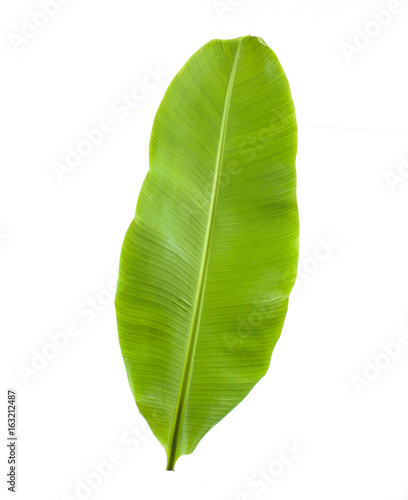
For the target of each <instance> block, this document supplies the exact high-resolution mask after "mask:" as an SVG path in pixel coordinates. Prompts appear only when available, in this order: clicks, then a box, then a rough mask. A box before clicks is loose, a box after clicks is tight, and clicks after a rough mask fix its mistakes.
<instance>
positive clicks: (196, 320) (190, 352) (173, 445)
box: [167, 39, 242, 470]
mask: <svg viewBox="0 0 408 500" xmlns="http://www.w3.org/2000/svg"><path fill="white" fill-rule="evenodd" d="M241 45H242V39H241V40H239V43H238V47H237V51H236V53H235V56H234V62H233V65H232V69H231V74H230V77H229V80H228V87H227V92H226V95H225V103H224V110H223V116H222V122H221V129H220V138H219V141H218V150H217V158H216V164H215V175H214V183H213V190H212V194H211V203H210V210H209V214H208V224H207V231H206V235H205V240H204V247H203V254H202V258H201V266H200V273H199V277H198V284H197V292H196V296H195V299H194V307H193V316H192V319H191V325H190V331H189V334H188V342H187V349H186V354H185V358H184V366H183V372H182V375H181V380H180V387H179V394H178V398H177V404H176V411H175V414H174V420H173V425H172V429H171V433H170V443H169V450H168V459H167V470H173V468H174V464H175V461H176V460H177V458H176V457H177V448H178V444H179V440H180V433H181V426H182V423H183V418H184V410H185V406H186V400H187V394H188V390H189V386H190V381H191V374H192V369H193V364H194V363H193V362H194V355H195V350H196V345H197V338H198V333H199V327H200V320H201V312H202V306H203V298H204V292H205V286H206V281H207V273H208V264H209V260H210V259H209V255H210V249H211V243H212V237H213V232H214V221H215V213H216V207H217V201H218V193H219V183H220V177H221V165H222V161H223V157H224V147H225V136H226V131H227V123H228V115H229V108H230V103H231V96H232V89H233V86H234V82H235V76H236V72H237V67H238V60H239V56H240V53H241Z"/></svg>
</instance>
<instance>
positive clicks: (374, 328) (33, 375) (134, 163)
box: [0, 0, 408, 500]
mask: <svg viewBox="0 0 408 500" xmlns="http://www.w3.org/2000/svg"><path fill="white" fill-rule="evenodd" d="M65 3H66V4H65V5H60V6H59V10H58V12H56V14H55V16H54V17H53V18H51V19H48V21H47V18H45V21H44V16H43V15H42V17H41V14H38V12H39V11H43V9H42V8H41V7H40V6H39V4H38V2H37V1H36V0H19V1H13V2H11V1H10V2H5V1H4V0H3V1H2V3H1V7H0V19H1V45H0V53H1V73H2V77H1V80H0V91H1V92H0V99H1V103H0V121H1V131H0V137H1V144H2V147H1V152H0V154H1V180H0V276H1V278H0V279H1V286H0V294H1V296H0V304H1V317H0V321H1V342H2V345H3V347H2V349H1V369H2V389H1V393H0V395H1V398H2V400H3V403H2V404H1V405H0V408H1V420H0V436H3V438H2V440H1V442H2V447H3V450H2V451H1V456H2V464H3V465H2V471H3V473H2V484H1V490H2V494H3V493H5V492H7V489H6V488H7V487H6V476H5V472H6V469H5V465H6V463H5V462H6V455H7V451H6V437H7V435H6V432H7V428H6V427H7V425H6V394H7V392H6V389H7V387H11V388H14V389H16V390H17V392H18V408H19V420H18V432H19V447H18V452H19V462H18V467H19V468H18V478H19V481H18V493H17V495H18V496H19V498H21V499H23V500H33V499H34V500H36V499H41V500H54V499H58V500H60V499H61V500H67V499H71V500H72V499H73V498H78V499H80V498H82V499H85V498H92V499H100V500H105V499H109V500H110V499H112V498H120V499H121V500H123V499H135V498H143V499H161V498H169V499H176V498H177V499H180V498H181V499H186V500H187V499H192V498H194V499H209V498H211V499H213V500H218V499H222V500H248V499H251V500H256V499H266V498H273V499H274V500H295V499H300V498H313V499H316V500H326V499H327V498H330V499H331V500H337V499H344V498H348V499H356V500H357V499H361V498H367V499H370V500H384V499H386V500H407V499H408V477H407V466H408V455H407V448H408V429H407V427H408V425H407V422H408V404H407V381H408V378H407V377H408V365H407V359H408V352H407V351H408V347H407V346H405V347H403V348H402V347H401V348H400V349H397V350H396V355H395V356H394V357H395V358H396V359H393V360H390V358H389V356H387V355H385V356H384V355H382V356H379V354H380V353H384V347H383V344H382V343H385V344H390V343H392V342H395V341H397V340H398V338H399V334H400V332H403V331H407V329H408V324H407V322H408V316H407V312H408V311H407V297H408V293H407V276H408V263H407V262H408V235H407V215H408V196H407V195H408V168H407V167H404V159H405V162H406V161H407V160H408V144H407V134H408V125H407V116H408V98H407V88H408V72H407V46H408V30H407V21H408V5H407V3H406V1H401V2H396V3H395V2H394V3H392V4H391V9H392V10H395V7H396V6H397V7H398V8H397V9H396V10H398V12H397V13H393V14H390V15H389V16H383V20H384V21H383V23H385V21H387V22H388V24H387V25H385V26H381V27H380V25H379V24H377V25H375V24H370V23H372V21H373V20H374V18H373V14H372V11H374V12H378V11H379V10H381V9H386V8H388V7H389V5H388V4H387V2H386V0H381V1H373V0H371V1H368V0H358V1H356V0H332V1H327V0H324V1H323V0H309V1H307V2H306V1H300V0H274V1H273V2H271V1H268V0H264V1H263V0H253V1H250V0H242V1H239V0H225V1H221V2H219V4H218V7H217V6H216V5H214V4H213V2H212V1H211V0H205V1H204V0H194V1H191V0H190V1H187V0H184V1H181V0H175V1H172V2H170V1H168V0H156V1H144V2H140V1H139V2H138V1H135V0H132V1H131V0H115V1H114V2H113V1H110V2H109V1H101V0H87V1H79V0H71V1H66V2H65ZM232 4H235V5H234V6H232ZM223 6H224V9H222V7H223ZM222 10H224V12H222ZM387 17H389V19H386V18H387ZM22 18H27V19H28V20H29V21H30V20H32V19H33V18H35V20H36V21H37V22H40V23H41V22H44V23H45V25H44V27H42V28H40V29H38V32H37V33H35V32H34V35H33V36H32V38H31V39H27V38H26V39H25V42H24V43H23V42H21V39H20V42H19V43H16V42H15V41H14V44H13V43H12V40H16V38H15V37H14V38H13V36H17V35H19V36H21V34H22V29H23V26H25V21H23V20H22ZM366 28H367V29H368V30H371V32H370V33H371V34H373V33H376V35H375V36H371V35H370V38H367V39H366V40H364V39H363V40H357V43H360V46H361V45H364V44H365V45H366V46H365V47H360V48H357V50H354V52H353V53H352V55H351V56H350V57H349V61H348V60H347V58H346V56H345V54H344V50H345V48H344V47H345V46H344V44H349V45H350V46H351V45H354V43H355V41H354V40H353V39H354V37H355V36H356V33H357V32H358V31H356V29H357V30H358V29H360V30H364V29H366ZM377 32H378V33H377ZM11 33H12V34H14V35H10V34H11ZM247 34H252V35H258V36H261V37H262V38H263V39H264V40H265V41H266V43H268V45H269V46H270V47H271V48H272V49H273V50H274V51H275V52H276V54H277V55H278V57H279V59H280V61H281V63H282V65H283V67H284V69H285V71H286V73H287V76H288V79H289V81H290V84H291V88H292V94H293V98H294V102H295V107H296V111H297V117H298V122H299V154H298V160H297V165H298V198H299V209H300V222H301V249H300V254H301V256H300V267H299V269H300V274H301V277H300V278H299V282H298V285H297V287H296V289H295V290H294V292H293V294H292V297H291V301H290V307H289V312H288V315H287V319H286V323H285V326H284V329H283V332H282V337H281V339H280V341H279V342H278V344H277V347H276V349H275V351H274V354H273V357H272V364H271V368H270V370H269V372H268V374H267V375H266V376H265V377H264V379H263V380H262V381H261V382H260V383H259V384H258V385H257V386H256V387H255V389H254V390H253V391H252V392H251V394H250V395H249V396H248V397H247V398H246V399H245V401H243V402H242V403H241V404H240V405H239V406H238V407H237V408H236V409H235V410H234V411H233V412H232V413H231V414H230V415H228V416H227V417H226V418H225V419H224V420H223V421H222V422H221V423H220V424H218V425H217V426H216V427H215V428H214V429H212V430H211V431H210V432H209V433H208V434H207V435H206V436H205V438H204V439H203V440H202V442H201V443H200V444H199V446H198V447H197V449H196V451H195V452H194V453H193V454H192V455H189V456H185V457H182V458H180V460H179V461H178V463H177V465H176V471H175V472H165V471H164V468H165V462H166V459H165V453H164V450H163V449H162V447H161V445H160V444H159V443H158V441H157V440H156V439H155V438H154V436H153V435H152V434H151V433H150V431H149V430H148V429H146V427H145V425H144V423H143V421H142V418H141V417H140V415H139V414H138V411H137V408H136V405H135V404H134V401H133V398H132V395H131V392H130V389H129V387H128V382H127V378H126V374H125V369H124V365H123V361H122V358H121V354H120V350H119V345H118V340H117V331H116V320H115V312H114V306H113V294H112V293H111V292H109V289H108V288H109V287H111V288H112V287H113V286H114V276H115V270H116V269H117V266H118V260H119V253H120V249H121V245H122V240H123V237H124V234H125V231H126V229H127V227H128V224H129V223H130V221H131V219H132V217H133V213H134V209H135V206H136V200H137V195H138V192H139V189H140V187H141V184H142V181H143V178H144V176H145V174H146V172H147V169H148V142H149V136H150V130H151V125H152V121H153V117H154V113H155V111H156V109H157V106H158V104H159V102H160V100H161V98H162V96H163V93H164V91H165V89H166V87H167V86H168V84H169V82H170V81H171V78H172V77H173V76H174V75H175V74H176V73H177V71H178V70H179V69H180V68H181V66H182V65H183V64H184V63H185V62H186V60H187V59H188V58H189V57H190V56H191V55H192V54H193V53H194V52H195V51H196V50H198V49H199V48H200V47H201V46H202V45H204V44H205V43H206V42H208V41H209V40H210V39H212V38H235V37H238V36H243V35H247ZM360 37H361V34H360ZM17 39H18V38H17ZM342 44H343V45H342ZM16 45H17V46H16ZM350 46H349V47H348V50H350ZM342 47H343V48H342ZM157 68H159V70H160V71H161V72H165V73H166V74H167V76H166V78H163V81H162V82H161V83H160V84H159V85H158V86H157V88H156V89H154V90H149V91H148V92H146V96H145V98H144V100H143V101H142V102H140V103H139V104H137V106H136V105H135V107H134V109H132V111H131V112H130V113H129V116H126V117H125V116H124V115H122V114H119V113H117V112H115V111H114V110H113V109H111V106H112V104H113V103H114V101H115V100H116V99H121V96H122V94H126V93H129V92H130V91H131V89H133V87H135V86H138V85H141V84H142V83H143V81H144V78H145V76H146V74H148V72H149V71H150V70H152V69H157ZM135 92H136V91H135ZM103 119H109V120H111V125H112V126H111V128H112V132H111V133H110V134H105V135H104V136H103V141H102V143H101V144H99V145H96V146H95V147H94V148H93V149H92V151H91V152H90V153H89V155H88V156H87V157H86V158H83V161H81V162H80V163H79V164H78V166H77V167H75V168H74V169H73V170H72V172H66V173H64V175H63V176H62V180H59V179H58V177H57V175H56V173H55V170H54V168H53V165H54V166H55V162H60V163H64V162H65V157H66V155H67V148H69V147H72V148H76V147H77V146H78V145H79V143H80V141H81V140H83V139H84V136H83V130H88V131H89V130H91V129H94V128H96V127H98V126H99V123H100V121H101V120H103ZM398 169H399V170H400V173H398ZM321 241H325V242H328V241H329V242H331V243H330V245H332V248H331V249H330V250H329V251H328V250H326V251H324V250H322V249H321V248H320V245H321ZM314 255H317V256H319V260H316V259H315V257H314ZM93 297H94V298H96V300H97V301H98V302H97V304H96V306H97V308H98V311H97V312H94V314H93V315H92V313H87V312H86V311H89V309H90V307H89V306H88V305H86V304H87V300H92V298H93ZM101 302H103V304H101ZM67 323H76V324H77V325H78V328H80V332H77V335H76V336H75V337H69V338H68V337H66V338H65V340H66V342H65V346H64V348H60V349H57V350H56V348H52V347H51V348H50V347H49V345H50V342H51V341H50V337H49V334H50V333H51V334H57V333H58V332H61V331H63V330H64V328H65V327H66V324H67ZM59 338H60V339H63V338H64V335H60V336H59ZM67 339H68V340H67ZM47 346H48V347H47ZM394 348H395V345H394ZM47 349H48V350H47ZM36 353H37V354H36ZM38 353H39V354H40V355H41V356H43V354H46V355H47V356H48V358H50V357H51V356H53V359H46V358H39V356H38ZM41 359H42V360H43V361H41ZM32 363H34V365H35V366H36V369H35V371H34V368H33V366H32ZM369 363H377V364H381V363H383V365H384V366H385V365H387V366H386V367H381V368H380V369H376V368H375V365H374V368H372V367H371V371H370V370H369V371H368V372H367V368H365V367H367V366H368V364H369ZM28 369H31V370H33V371H32V372H27V370H28ZM364 370H365V371H366V375H368V376H369V377H370V378H371V380H368V379H367V378H364V377H366V375H365V374H364ZM22 373H26V375H25V376H24V375H22ZM27 373H28V375H27ZM353 377H354V378H353ZM357 377H361V378H360V379H358V378H357ZM353 380H354V383H353ZM356 380H359V383H360V385H358V384H357V383H356ZM363 384H364V385H363ZM293 440H295V442H296V443H297V446H298V447H299V448H300V449H301V451H300V452H298V456H297V457H293V458H294V459H293V461H292V463H290V464H285V465H283V466H279V463H277V462H276V460H279V457H280V456H282V455H281V454H282V450H283V449H284V448H285V443H293ZM107 460H111V461H113V462H114V465H112V466H106V464H105V469H104V471H105V476H107V477H104V478H102V477H101V476H100V475H97V473H96V472H95V467H94V465H93V463H95V462H96V463H101V462H104V461H105V462H106V461H107ZM268 467H269V468H270V470H271V471H272V472H273V470H274V467H275V468H276V467H277V468H278V469H276V470H279V471H280V472H279V474H280V475H279V476H278V477H273V476H272V475H270V473H269V476H268V478H269V480H270V482H268V483H267V482H266V480H265V479H259V477H260V476H259V475H260V474H264V472H262V471H263V469H264V470H268ZM279 467H281V468H280V469H279ZM254 478H255V479H256V481H258V482H255V483H254ZM81 481H82V482H84V483H82V482H81ZM86 482H88V483H90V484H91V488H89V487H88V489H87V487H86V486H85V487H84V484H86ZM79 484H82V489H81V488H79V490H78V485H79ZM254 484H255V485H257V486H254ZM261 490H262V491H261ZM81 493H82V495H81ZM7 495H9V496H10V498H11V495H12V493H9V492H7ZM68 495H70V496H68Z"/></svg>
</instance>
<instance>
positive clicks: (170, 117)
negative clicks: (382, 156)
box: [115, 36, 299, 470]
mask: <svg viewBox="0 0 408 500" xmlns="http://www.w3.org/2000/svg"><path fill="white" fill-rule="evenodd" d="M296 150H297V125H296V117H295V111H294V106H293V102H292V97H291V93H290V88H289V84H288V81H287V78H286V76H285V74H284V72H283V69H282V67H281V65H280V63H279V61H278V59H277V57H276V55H275V54H274V52H272V50H271V49H270V48H269V47H268V46H267V45H266V44H265V42H264V41H263V40H262V39H261V38H258V37H252V36H245V37H242V38H237V39H233V40H212V41H210V42H209V43H207V44H206V45H205V46H204V47H202V48H201V49H200V50H199V51H198V52H196V53H195V54H194V55H193V56H192V57H191V58H190V59H189V60H188V62H187V63H186V64H185V66H184V67H183V68H182V69H181V70H180V72H179V73H178V74H177V75H176V77H175V78H174V79H173V81H172V82H171V84H170V86H169V88H168V89H167V91H166V94H165V96H164V98H163V100H162V102H161V104H160V106H159V109H158V111H157V114H156V117H155V120H154V124H153V129H152V134H151V139H150V168H149V171H148V174H147V176H146V178H145V180H144V183H143V187H142V189H141V191H140V194H139V199H138V202H137V207H136V214H135V217H134V219H133V221H132V222H131V224H130V227H129V229H128V231H127V233H126V237H125V240H124V243H123V247H122V252H121V258H120V268H119V280H118V287H117V292H116V301H115V304H116V314H117V323H118V331H119V342H120V347H121V351H122V354H123V359H124V362H125V366H126V371H127V375H128V379H129V383H130V387H131V390H132V392H133V395H134V398H135V400H136V403H137V406H138V408H139V411H140V413H141V414H142V415H143V417H144V418H145V419H146V421H147V423H148V424H149V426H150V428H151V429H152V431H153V433H154V434H155V436H156V437H157V439H158V440H159V441H160V443H161V444H162V445H163V446H164V448H165V450H166V453H167V469H168V470H173V468H174V464H175V462H176V460H177V459H178V458H179V457H180V456H181V455H185V454H188V453H191V452H192V451H193V450H194V449H195V447H196V446H197V444H198V442H199V441H200V439H201V438H202V437H203V436H204V435H205V434H206V433H207V432H208V431H209V430H210V429H211V428H212V427H213V426H214V425H215V424H216V423H217V422H219V421H220V420H221V419H222V418H223V417H225V415H227V414H228V413H229V412H230V411H231V410H232V409H233V408H234V407H235V406H236V405H237V404H238V403H239V402H240V401H242V399H243V398H245V396H246V395H247V394H248V392H249V391H250V390H251V389H252V388H253V386H254V385H255V384H256V383H257V382H258V381H259V379H260V378H261V377H262V376H263V375H264V374H265V373H266V371H267V369H268V367H269V363H270V358H271V354H272V350H273V348H274V346H275V344H276V342H277V340H278V338H279V336H280V333H281V329H282V326H283V322H284V318H285V315H286V311H287V306H288V295H289V292H290V291H291V289H292V286H293V284H294V282H295V277H296V271H297V261H298V246H299V245H298V239H299V238H298V232H299V227H298V210H297V202H296V171H295V158H296Z"/></svg>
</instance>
